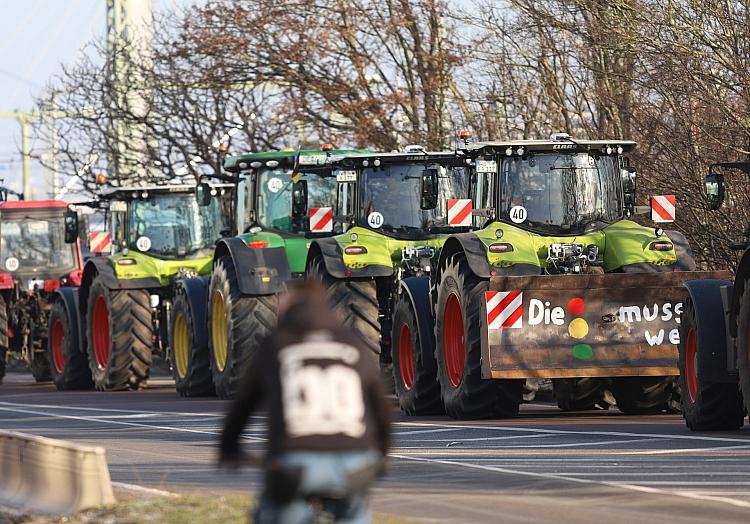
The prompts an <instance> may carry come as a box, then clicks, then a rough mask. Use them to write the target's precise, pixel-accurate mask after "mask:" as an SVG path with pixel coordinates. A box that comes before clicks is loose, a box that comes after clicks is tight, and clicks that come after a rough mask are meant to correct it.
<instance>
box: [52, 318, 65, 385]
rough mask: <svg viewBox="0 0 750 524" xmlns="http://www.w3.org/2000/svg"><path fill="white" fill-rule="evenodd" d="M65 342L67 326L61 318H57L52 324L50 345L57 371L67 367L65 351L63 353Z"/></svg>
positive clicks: (59, 371)
mask: <svg viewBox="0 0 750 524" xmlns="http://www.w3.org/2000/svg"><path fill="white" fill-rule="evenodd" d="M64 344H65V328H64V327H63V324H62V322H61V321H60V320H55V323H54V324H53V325H52V337H51V340H50V345H51V347H52V364H54V366H55V371H57V372H58V373H62V372H63V369H65V353H63V345H64Z"/></svg>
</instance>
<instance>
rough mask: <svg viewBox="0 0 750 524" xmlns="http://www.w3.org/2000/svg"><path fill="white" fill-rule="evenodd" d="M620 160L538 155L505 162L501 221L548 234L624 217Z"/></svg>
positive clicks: (573, 231) (574, 231)
mask: <svg viewBox="0 0 750 524" xmlns="http://www.w3.org/2000/svg"><path fill="white" fill-rule="evenodd" d="M622 213H623V207H622V182H621V178H620V174H619V170H618V169H617V157H616V156H595V155H589V154H587V153H578V154H558V153H549V154H536V155H529V156H528V157H525V158H512V159H506V160H504V161H503V170H502V176H501V184H500V209H499V216H500V218H501V219H504V220H509V221H511V222H514V223H516V224H518V225H519V226H520V227H523V228H527V229H530V230H533V231H538V232H540V233H546V234H561V235H568V234H578V233H581V232H583V231H585V230H591V229H596V228H598V227H601V226H602V225H605V224H609V223H611V222H614V221H615V220H618V219H619V218H621V217H622Z"/></svg>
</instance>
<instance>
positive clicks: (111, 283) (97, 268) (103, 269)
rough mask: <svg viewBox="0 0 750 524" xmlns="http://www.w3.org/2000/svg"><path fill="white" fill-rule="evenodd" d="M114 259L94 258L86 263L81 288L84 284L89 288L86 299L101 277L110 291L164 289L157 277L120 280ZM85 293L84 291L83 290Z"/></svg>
mask: <svg viewBox="0 0 750 524" xmlns="http://www.w3.org/2000/svg"><path fill="white" fill-rule="evenodd" d="M112 264H113V263H112V259H110V258H109V257H92V258H90V259H88V260H87V261H86V265H85V266H84V267H83V277H82V279H81V288H83V287H84V283H85V285H86V287H87V290H86V293H85V295H86V298H88V286H90V285H91V282H93V280H94V278H95V277H97V276H98V277H100V278H101V280H102V282H103V283H104V285H105V286H107V288H108V289H111V290H119V289H153V288H161V287H163V286H162V284H161V281H160V280H159V279H158V278H156V277H146V278H118V277H117V273H116V272H115V268H114V266H113V265H112ZM82 291H83V290H82ZM82 294H84V293H82ZM83 303H84V304H85V303H86V302H85V301H84V302H83Z"/></svg>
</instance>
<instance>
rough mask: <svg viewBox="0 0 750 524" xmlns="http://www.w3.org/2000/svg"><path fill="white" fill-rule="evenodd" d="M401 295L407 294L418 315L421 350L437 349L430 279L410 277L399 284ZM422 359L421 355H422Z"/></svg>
mask: <svg viewBox="0 0 750 524" xmlns="http://www.w3.org/2000/svg"><path fill="white" fill-rule="evenodd" d="M399 293H405V294H406V296H407V297H408V299H409V301H410V302H411V307H412V309H413V310H414V312H415V313H416V315H417V332H418V334H419V340H420V342H421V346H422V347H421V348H420V350H428V351H433V350H434V349H435V318H434V315H433V311H432V300H431V299H430V277H408V278H405V279H404V280H402V281H401V282H400V283H399ZM420 357H421V355H420Z"/></svg>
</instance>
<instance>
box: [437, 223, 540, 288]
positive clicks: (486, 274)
mask: <svg viewBox="0 0 750 524" xmlns="http://www.w3.org/2000/svg"><path fill="white" fill-rule="evenodd" d="M461 251H463V252H464V254H465V255H466V262H468V264H469V268H470V269H471V271H472V272H473V273H474V274H475V275H476V276H478V277H480V278H490V277H493V276H496V275H503V276H523V275H538V274H539V271H540V270H539V267H538V266H534V265H531V264H513V265H512V266H507V267H498V268H493V266H491V265H490V263H489V260H487V247H486V246H485V244H484V242H482V241H481V240H480V239H479V237H478V236H477V235H476V234H474V233H459V234H457V235H452V236H451V237H449V238H448V240H446V241H445V244H443V248H442V249H441V250H440V259H439V260H438V266H437V271H436V273H437V274H438V276H439V273H440V271H442V268H443V267H444V266H445V262H446V260H448V259H449V258H450V257H452V256H453V255H454V254H456V253H459V252H461Z"/></svg>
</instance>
